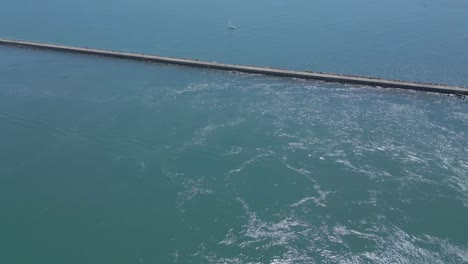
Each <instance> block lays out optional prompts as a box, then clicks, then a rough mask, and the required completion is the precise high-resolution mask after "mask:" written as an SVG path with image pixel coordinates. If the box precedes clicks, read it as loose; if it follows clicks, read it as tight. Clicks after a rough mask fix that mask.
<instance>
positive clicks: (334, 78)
mask: <svg viewBox="0 0 468 264" xmlns="http://www.w3.org/2000/svg"><path fill="white" fill-rule="evenodd" d="M0 45H8V46H16V47H23V48H36V49H43V50H53V51H62V52H70V53H77V54H88V55H96V56H106V57H114V58H121V59H128V60H139V61H146V62H156V63H166V64H176V65H183V66H189V67H198V68H208V69H217V70H225V71H236V72H245V73H253V74H263V75H270V76H277V77H288V78H300V79H312V80H320V81H326V82H337V83H346V84H359V85H368V86H377V87H382V88H399V89H407V90H416V91H426V92H437V93H445V94H455V95H460V96H465V95H468V88H466V87H456V86H448V85H442V84H433V83H421V82H409V81H397V80H386V79H380V78H370V77H362V76H352V75H342V74H333V73H321V72H312V71H294V70H286V69H277V68H270V67H258V66H246V65H236V64H225V63H218V62H209V61H200V60H196V59H182V58H173V57H163V56H155V55H148V54H139V53H130V52H120V51H111V50H102V49H93V48H82V47H73V46H64V45H56V44H47V43H38V42H29V41H19V40H10V39H0Z"/></svg>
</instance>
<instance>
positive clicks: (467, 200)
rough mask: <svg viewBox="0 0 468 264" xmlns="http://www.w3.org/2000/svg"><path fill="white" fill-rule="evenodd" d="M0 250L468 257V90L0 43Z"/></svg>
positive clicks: (184, 256)
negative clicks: (419, 88)
mask: <svg viewBox="0 0 468 264" xmlns="http://www.w3.org/2000/svg"><path fill="white" fill-rule="evenodd" d="M0 57H1V58H2V59H3V60H2V61H0V76H2V78H0V146H1V151H0V164H1V166H0V175H1V177H0V208H1V211H0V216H1V217H0V234H1V235H0V248H2V254H0V261H1V262H2V263H31V262H37V261H38V260H40V261H41V262H44V263H323V262H325V263H338V262H340V263H362V262H373V263H397V262H398V263H463V262H468V246H467V245H468V229H467V228H466V223H467V222H468V192H467V188H468V178H467V171H468V155H466V153H468V141H467V140H466V136H467V135H466V132H467V131H468V104H467V101H466V100H461V99H457V98H455V97H447V96H445V95H438V94H430V93H420V92H404V91H396V90H385V89H376V88H367V87H356V86H342V85H335V84H325V83H321V82H310V81H301V80H285V79H276V78H266V77H261V76H254V75H243V74H226V73H223V72H216V71H200V70H195V69H189V68H181V67H169V66H160V65H153V64H145V63H132V62H127V61H120V60H112V59H102V58H94V57H86V56H84V57H81V56H76V55H66V54H56V53H47V52H38V51H30V50H21V49H15V48H1V49H0Z"/></svg>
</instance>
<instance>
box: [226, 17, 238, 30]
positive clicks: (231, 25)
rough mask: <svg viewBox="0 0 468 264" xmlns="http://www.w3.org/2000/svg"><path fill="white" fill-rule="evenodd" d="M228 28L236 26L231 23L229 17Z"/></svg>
mask: <svg viewBox="0 0 468 264" xmlns="http://www.w3.org/2000/svg"><path fill="white" fill-rule="evenodd" d="M228 28H229V29H236V28H237V27H236V26H234V25H233V24H232V21H231V20H230V19H229V25H228Z"/></svg>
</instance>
